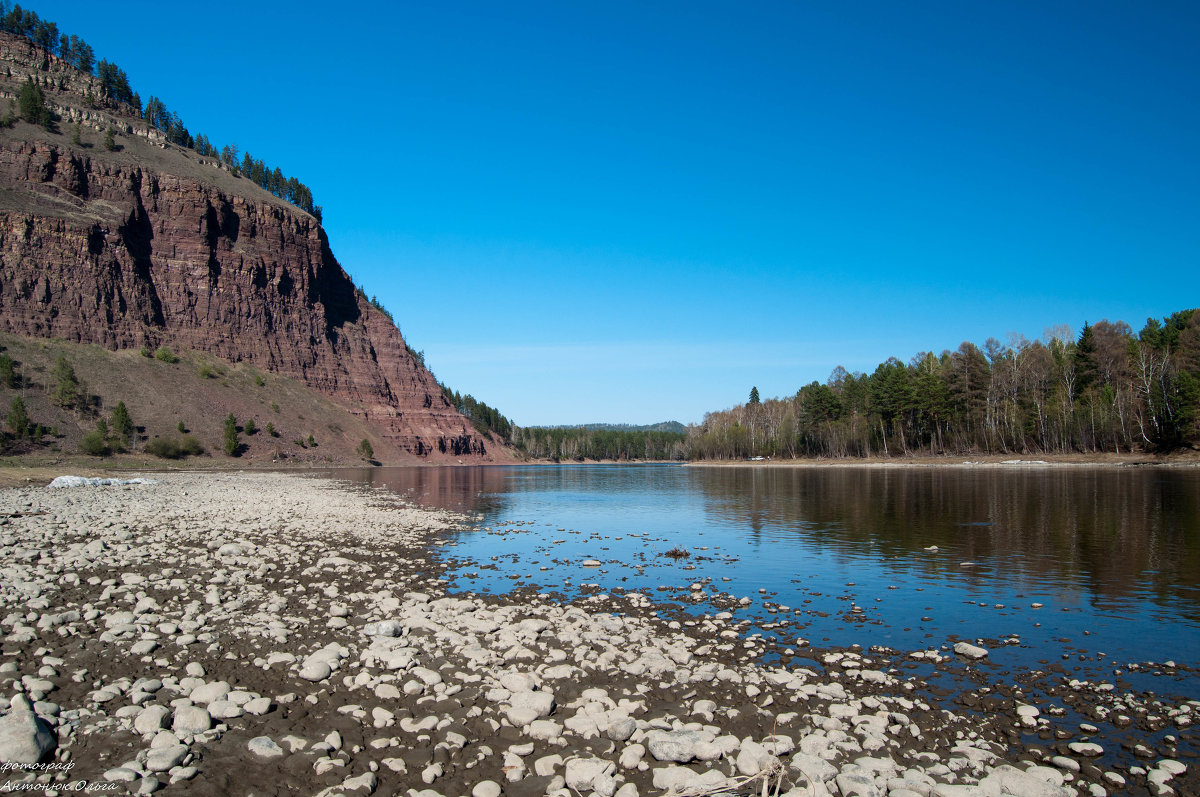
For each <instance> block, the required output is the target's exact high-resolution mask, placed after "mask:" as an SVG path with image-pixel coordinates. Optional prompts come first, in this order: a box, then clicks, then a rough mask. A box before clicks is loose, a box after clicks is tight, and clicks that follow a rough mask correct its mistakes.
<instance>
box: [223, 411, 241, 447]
mask: <svg viewBox="0 0 1200 797" xmlns="http://www.w3.org/2000/svg"><path fill="white" fill-rule="evenodd" d="M239 445H240V444H239V441H238V429H237V418H235V417H233V413H232V412H231V413H229V415H227V416H226V417H225V453H226V454H228V455H229V456H231V457H233V456H237V450H238V446H239Z"/></svg>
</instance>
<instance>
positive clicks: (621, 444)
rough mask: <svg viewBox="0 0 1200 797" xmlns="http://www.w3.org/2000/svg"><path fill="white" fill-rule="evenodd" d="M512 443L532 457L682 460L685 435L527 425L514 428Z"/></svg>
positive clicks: (684, 454)
mask: <svg viewBox="0 0 1200 797" xmlns="http://www.w3.org/2000/svg"><path fill="white" fill-rule="evenodd" d="M512 444H513V446H515V447H516V449H517V450H518V451H520V452H522V453H524V454H526V455H527V456H529V457H533V458H534V459H550V460H554V461H556V462H560V461H563V460H584V459H609V460H635V459H650V460H668V459H684V458H685V456H686V455H687V435H686V434H685V433H683V432H670V431H652V430H618V429H589V428H587V427H580V426H575V427H561V426H555V427H547V426H531V427H525V428H517V429H516V430H515V432H514V434H513V439H512Z"/></svg>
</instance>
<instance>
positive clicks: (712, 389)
mask: <svg viewBox="0 0 1200 797" xmlns="http://www.w3.org/2000/svg"><path fill="white" fill-rule="evenodd" d="M171 5H174V4H171ZM28 7H30V8H33V9H34V10H36V11H38V13H39V14H41V15H42V16H44V17H46V18H48V19H51V20H53V21H55V22H57V23H58V25H59V28H60V29H61V30H63V31H65V32H68V33H76V34H78V35H80V36H82V37H83V38H84V39H86V40H87V41H88V42H89V43H90V44H92V46H93V47H94V48H95V50H96V52H97V55H98V56H99V57H104V58H108V59H110V60H112V61H115V62H116V63H117V64H119V65H120V66H121V67H122V68H124V69H125V70H126V72H127V73H128V74H129V77H130V81H131V83H132V84H133V86H134V88H135V89H136V90H137V91H138V92H139V93H140V94H141V95H142V97H143V98H145V97H147V96H148V95H150V94H155V95H157V96H159V97H161V98H162V99H163V100H164V101H165V102H166V104H167V106H168V107H169V108H171V109H172V110H174V111H176V112H177V113H179V115H180V116H181V117H182V118H183V120H184V122H185V123H186V124H187V126H188V128H189V129H190V130H191V131H192V132H193V133H201V132H202V133H205V134H206V135H207V136H208V137H209V138H210V139H211V140H212V141H213V142H214V143H216V144H217V145H218V146H220V145H222V144H224V143H228V142H236V143H238V144H239V145H240V146H241V148H242V150H243V151H245V150H249V151H250V152H251V153H252V154H254V155H255V156H257V157H261V158H263V159H264V160H265V161H267V162H268V163H269V164H271V165H278V166H280V167H281V168H282V169H283V171H284V172H285V173H287V174H289V175H295V176H297V177H298V178H299V179H300V180H302V181H303V182H305V183H307V184H308V185H309V186H310V187H311V188H312V190H313V193H314V195H315V198H316V201H317V203H318V204H321V205H323V206H324V208H325V226H326V229H327V231H328V233H329V236H330V241H331V244H332V247H333V251H334V253H335V254H336V255H337V257H338V259H339V261H340V262H341V264H342V265H343V267H344V268H345V269H346V270H347V271H348V272H350V273H351V274H352V275H353V276H354V277H355V279H356V280H357V281H358V282H359V283H360V284H361V285H363V286H364V288H365V289H366V290H367V292H368V293H372V294H376V295H377V296H378V297H379V299H380V301H381V302H382V303H383V304H384V305H385V306H387V307H388V308H389V309H390V310H391V311H392V312H393V313H394V315H395V317H396V320H397V322H398V324H399V326H400V327H401V329H402V331H403V332H404V334H405V336H406V338H408V340H409V341H410V343H411V344H412V345H413V346H415V347H416V348H418V349H422V350H424V351H425V352H426V356H427V360H428V362H429V364H430V366H431V367H432V369H433V370H434V372H435V373H436V374H437V376H438V377H439V378H440V379H441V380H442V381H444V382H446V383H448V384H449V385H451V386H452V387H454V388H456V389H458V390H460V391H462V392H469V393H472V394H473V395H475V396H476V397H477V398H480V399H481V400H483V401H486V402H488V403H489V404H492V405H493V406H495V407H497V408H498V409H500V410H501V411H502V412H504V413H505V414H507V415H508V416H509V417H511V418H512V419H513V420H514V421H516V422H517V423H519V424H522V425H537V424H551V423H582V422H591V421H607V422H637V423H642V422H654V421H659V420H665V419H677V420H681V421H684V422H696V421H700V420H701V419H702V417H703V415H704V413H705V411H708V410H717V409H724V408H726V407H729V406H732V405H733V404H736V403H740V402H742V401H744V400H745V398H746V396H747V394H748V393H749V390H750V387H751V386H752V385H757V386H758V387H759V390H760V392H761V393H762V394H763V396H764V397H766V396H776V395H783V394H789V393H792V392H794V391H795V390H796V389H797V388H799V387H800V386H801V385H803V384H806V383H808V382H811V381H813V380H814V379H815V380H820V381H824V380H825V378H826V377H827V376H828V375H829V372H830V371H831V370H832V369H833V368H834V366H836V365H839V364H841V365H844V366H845V367H847V368H848V369H850V370H852V371H853V370H866V371H870V370H873V369H874V367H875V365H876V364H878V363H879V362H881V361H883V360H885V359H886V358H887V357H889V356H892V355H895V356H898V357H900V358H901V359H903V360H907V359H909V358H910V357H911V356H912V355H914V354H915V353H917V352H918V351H922V350H933V351H941V350H942V349H947V348H949V349H953V348H955V347H957V346H958V344H959V343H960V342H962V341H963V340H971V341H974V342H976V343H979V344H982V343H983V341H984V340H985V339H986V338H987V337H989V336H994V337H996V338H999V339H1001V340H1004V339H1005V338H1006V336H1007V334H1008V333H1009V332H1018V333H1021V334H1024V335H1026V336H1028V337H1030V338H1039V337H1041V335H1042V333H1043V330H1045V329H1046V328H1047V327H1050V326H1052V325H1055V324H1069V325H1070V326H1071V327H1072V328H1073V329H1074V330H1075V331H1076V333H1077V332H1078V330H1079V328H1080V327H1081V326H1082V323H1083V322H1084V321H1085V320H1088V321H1097V320H1100V319H1102V318H1108V319H1110V320H1117V319H1121V320H1125V321H1128V322H1129V323H1130V324H1131V325H1132V326H1133V327H1134V329H1135V330H1136V329H1139V328H1140V327H1141V325H1142V324H1143V323H1144V322H1145V319H1146V318H1147V317H1148V316H1163V315H1166V314H1169V313H1171V312H1173V311H1175V310H1179V309H1183V308H1185V307H1188V306H1196V305H1200V147H1198V146H1197V145H1198V144H1200V136H1198V135H1197V131H1200V104H1198V103H1197V102H1196V98H1197V97H1200V85H1198V84H1200V48H1197V47H1196V42H1197V41H1200V6H1198V5H1197V4H1195V3H1191V2H1175V3H1173V2H1156V3H1135V2H1121V1H1120V0H1114V2H1105V3H1094V2H1077V3H1066V2H1008V3H997V4H991V5H989V4H981V3H962V2H919V1H918V2H912V3H894V2H852V3H802V2H786V3H784V2H778V3H773V2H760V3H710V2H686V3H684V2H680V3H654V2H620V1H619V0H618V1H614V2H604V3H561V2H560V3H552V2H545V3H524V2H506V3H490V4H484V3H473V2H456V3H420V4H416V3H413V4H407V3H406V4H400V5H398V6H392V5H390V4H387V5H383V4H381V5H380V6H379V7H369V6H351V7H350V11H347V12H346V14H344V15H342V16H341V17H339V16H338V14H339V13H340V12H341V11H342V10H345V8H346V7H339V8H336V9H335V8H333V7H331V6H329V5H328V4H306V3H303V2H301V3H282V2H264V3H252V4H243V5H240V6H236V7H230V8H229V9H228V10H222V9H221V8H220V7H214V10H212V11H209V12H207V13H205V14H203V15H202V14H200V13H198V9H200V8H201V6H196V5H195V4H187V5H181V6H179V7H178V8H174V7H168V4H161V3H157V2H156V3H148V2H127V3H125V4H123V5H122V7H121V12H120V13H119V14H118V13H114V11H113V9H112V7H111V6H106V5H104V4H97V3H94V2H89V3H82V2H74V0H72V1H71V2H56V3H54V4H52V5H38V4H30V5H29V6H28ZM351 12H353V13H351Z"/></svg>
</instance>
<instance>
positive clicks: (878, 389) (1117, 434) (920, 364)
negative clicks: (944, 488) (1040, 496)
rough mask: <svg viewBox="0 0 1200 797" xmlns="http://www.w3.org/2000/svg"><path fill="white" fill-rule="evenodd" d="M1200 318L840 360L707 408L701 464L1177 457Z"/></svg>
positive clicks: (1190, 427) (695, 433)
mask: <svg viewBox="0 0 1200 797" xmlns="http://www.w3.org/2000/svg"><path fill="white" fill-rule="evenodd" d="M1198 407H1200V312H1197V311H1196V310H1183V311H1180V312H1177V313H1174V314H1172V315H1171V316H1169V317H1167V318H1165V319H1163V320H1161V321H1159V320H1157V319H1149V320H1148V321H1147V322H1146V324H1145V325H1144V326H1143V327H1142V329H1141V331H1140V332H1138V333H1137V334H1134V333H1133V331H1132V330H1131V328H1130V326H1129V325H1128V324H1126V323H1125V322H1123V321H1118V322H1109V321H1100V322H1097V323H1096V324H1084V326H1083V330H1082V331H1081V332H1080V334H1079V336H1078V338H1076V337H1074V336H1073V335H1072V334H1071V332H1070V330H1069V329H1067V328H1066V327H1056V328H1054V329H1052V330H1048V331H1047V333H1046V335H1045V337H1044V339H1043V340H1041V341H1029V340H1027V339H1026V338H1024V337H1023V336H1021V335H1010V336H1009V339H1008V342H1007V344H1002V343H1000V342H999V341H998V340H996V339H995V338H989V339H988V340H987V341H986V342H985V343H984V346H983V348H982V349H981V348H979V347H978V346H976V345H975V344H973V343H969V342H966V343H963V344H962V345H960V346H959V347H958V348H957V349H955V350H954V351H943V352H942V353H941V354H934V353H932V352H920V353H918V354H917V355H916V356H914V357H912V359H910V360H909V361H908V362H907V363H905V362H902V361H900V360H899V359H897V358H895V357H892V358H890V359H888V360H887V361H886V362H884V363H881V364H880V365H879V366H878V367H877V368H876V369H875V370H874V371H873V372H872V373H870V374H866V373H850V372H848V371H846V369H844V368H841V367H838V368H836V369H834V371H833V373H832V375H831V376H830V377H829V379H828V380H827V381H826V382H825V383H824V384H822V383H819V382H813V383H811V384H808V385H805V386H804V387H802V388H800V390H798V391H797V392H796V394H795V395H792V396H786V397H782V398H776V399H769V400H766V401H762V400H760V399H759V396H758V391H757V389H755V390H753V391H752V393H751V396H750V399H749V400H748V401H747V402H746V404H744V405H741V406H738V407H734V408H732V409H728V410H723V411H720V412H711V413H708V414H707V415H706V416H705V418H704V421H703V423H701V424H700V425H698V426H693V427H691V428H690V429H689V430H688V434H687V445H686V456H687V457H688V458H689V459H744V458H748V457H758V456H762V457H782V458H796V457H877V456H884V457H888V456H910V455H914V454H926V455H935V456H936V455H940V454H971V453H979V454H1003V453H1021V454H1027V453H1102V452H1113V453H1118V454H1120V453H1131V452H1134V451H1147V452H1166V451H1171V450H1174V449H1178V448H1181V447H1189V446H1190V447H1194V446H1196V445H1197V444H1200V425H1198V420H1200V419H1198V411H1197V410H1198Z"/></svg>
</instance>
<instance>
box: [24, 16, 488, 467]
mask: <svg viewBox="0 0 1200 797" xmlns="http://www.w3.org/2000/svg"><path fill="white" fill-rule="evenodd" d="M30 78H32V80H33V81H34V82H35V83H36V84H37V85H38V86H40V87H41V88H42V90H43V93H44V95H45V98H46V105H47V107H48V108H49V109H50V110H51V111H53V112H54V113H55V114H56V115H57V117H58V120H57V122H56V124H55V125H53V126H52V127H51V129H46V128H44V127H41V126H35V125H31V124H28V123H26V122H23V121H17V122H16V123H15V124H14V125H13V126H12V127H10V128H7V129H4V130H0V331H5V332H9V333H13V334H17V335H23V336H30V337H41V338H50V337H53V338H61V339H65V340H67V341H71V342H77V343H96V344H100V345H102V346H104V347H106V348H109V349H112V350H117V349H130V348H133V349H137V348H140V347H143V346H146V347H149V348H151V349H154V348H156V347H158V346H160V345H168V346H171V347H174V348H176V349H179V350H188V349H190V350H195V351H200V352H205V353H208V354H212V355H215V356H217V357H220V358H222V359H224V360H227V361H229V362H231V363H240V362H245V363H248V364H251V365H253V366H255V367H257V368H260V369H262V370H265V371H269V372H272V373H275V374H279V375H282V376H286V377H290V378H292V379H295V380H297V381H299V382H301V383H303V384H304V385H306V386H308V387H310V388H311V389H313V390H315V391H318V392H320V393H322V394H324V395H326V396H329V397H330V398H332V399H334V400H335V401H336V402H337V403H339V404H340V405H342V406H344V407H345V408H346V409H347V410H349V411H350V412H352V413H353V414H355V415H358V416H360V417H363V418H364V419H366V420H367V421H368V422H369V423H370V424H371V426H372V427H373V429H374V430H376V431H377V432H378V433H379V435H380V437H382V438H383V439H385V440H386V441H387V442H388V443H390V444H391V445H392V446H394V447H395V448H396V449H397V451H399V452H402V453H403V454H406V455H410V456H411V457H412V458H413V459H421V460H432V461H438V460H445V459H451V458H454V459H463V458H469V459H471V460H473V461H489V460H492V459H493V458H495V457H497V456H499V458H501V459H507V457H506V456H505V452H504V451H503V448H502V446H500V445H499V444H493V442H492V441H491V440H485V439H484V438H483V437H482V436H481V435H480V434H479V433H478V432H476V431H475V430H474V428H473V427H472V426H471V424H470V423H469V422H468V421H467V420H466V419H465V418H464V417H463V416H462V415H460V414H459V413H458V412H456V411H455V409H454V408H453V407H452V406H451V405H450V403H449V401H447V399H446V398H445V396H444V394H443V393H442V391H441V389H440V388H439V386H438V385H437V382H436V380H435V379H434V378H433V376H432V375H431V374H430V373H429V371H428V370H426V369H425V368H424V367H423V366H422V365H421V364H420V363H419V362H418V361H417V360H416V359H415V358H414V357H413V356H412V354H411V353H410V351H409V350H408V348H407V347H406V346H405V343H404V339H403V338H402V337H401V334H400V332H399V330H398V329H397V328H396V326H395V325H394V324H393V323H392V321H391V320H390V319H389V318H388V317H387V316H385V315H384V314H383V313H382V312H380V311H379V310H378V309H376V308H375V307H373V306H372V305H371V303H370V302H368V301H367V300H366V298H365V296H363V294H362V293H361V292H359V291H357V290H356V288H355V285H354V283H353V282H352V280H351V279H350V277H349V275H347V274H346V272H345V271H344V270H343V269H342V267H341V266H340V265H339V264H338V262H337V260H336V258H335V257H334V256H333V253H332V251H331V250H330V246H329V241H328V239H327V237H326V235H325V232H324V230H323V229H322V228H321V225H320V223H319V222H318V220H317V219H316V218H314V217H313V216H312V215H310V214H308V213H306V212H305V211H303V210H301V209H299V208H297V207H295V206H293V205H291V204H289V203H288V202H286V201H284V200H282V199H279V198H277V197H275V196H273V195H272V194H270V193H268V192H266V191H264V190H262V189H261V188H259V186H257V185H256V184H254V183H252V182H251V181H250V180H247V179H244V178H241V177H238V176H236V175H235V174H234V173H232V172H231V170H229V169H228V168H227V167H226V166H225V165H224V164H222V163H221V162H220V161H219V160H217V159H214V158H208V157H202V156H200V155H199V154H197V153H196V152H195V151H193V150H188V149H184V148H181V147H177V146H175V145H173V144H170V143H168V142H167V141H166V140H165V137H164V136H163V134H162V133H161V132H159V131H158V130H156V129H154V128H152V127H149V126H148V125H147V124H146V123H145V122H143V121H142V120H141V119H140V118H139V117H138V116H137V114H136V113H135V112H134V110H133V109H132V108H131V107H130V106H127V105H125V104H124V103H118V102H115V101H112V100H105V99H99V97H100V92H99V86H98V81H97V80H96V79H95V78H93V77H92V76H91V75H88V74H87V73H84V72H80V71H79V70H76V69H74V68H73V67H71V66H70V65H68V64H66V63H65V62H63V61H61V60H60V59H58V58H57V57H55V56H53V55H49V54H47V53H45V52H44V51H42V50H41V49H40V48H37V47H35V46H33V45H32V44H30V43H29V42H28V41H26V40H24V39H22V38H19V37H15V36H11V35H8V34H0V109H2V108H3V106H4V105H7V104H8V100H10V99H15V97H16V96H17V93H18V91H19V90H20V87H21V85H22V84H24V83H25V82H26V81H27V80H28V79H30ZM76 125H78V128H76ZM107 130H114V131H115V133H116V135H115V141H116V143H117V149H115V150H113V151H110V150H108V149H106V148H105V147H104V146H103V145H102V143H101V142H102V140H103V137H104V134H105V131H107ZM77 131H78V132H77ZM493 446H494V448H495V449H496V450H490V449H491V448H492V447H493Z"/></svg>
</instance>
